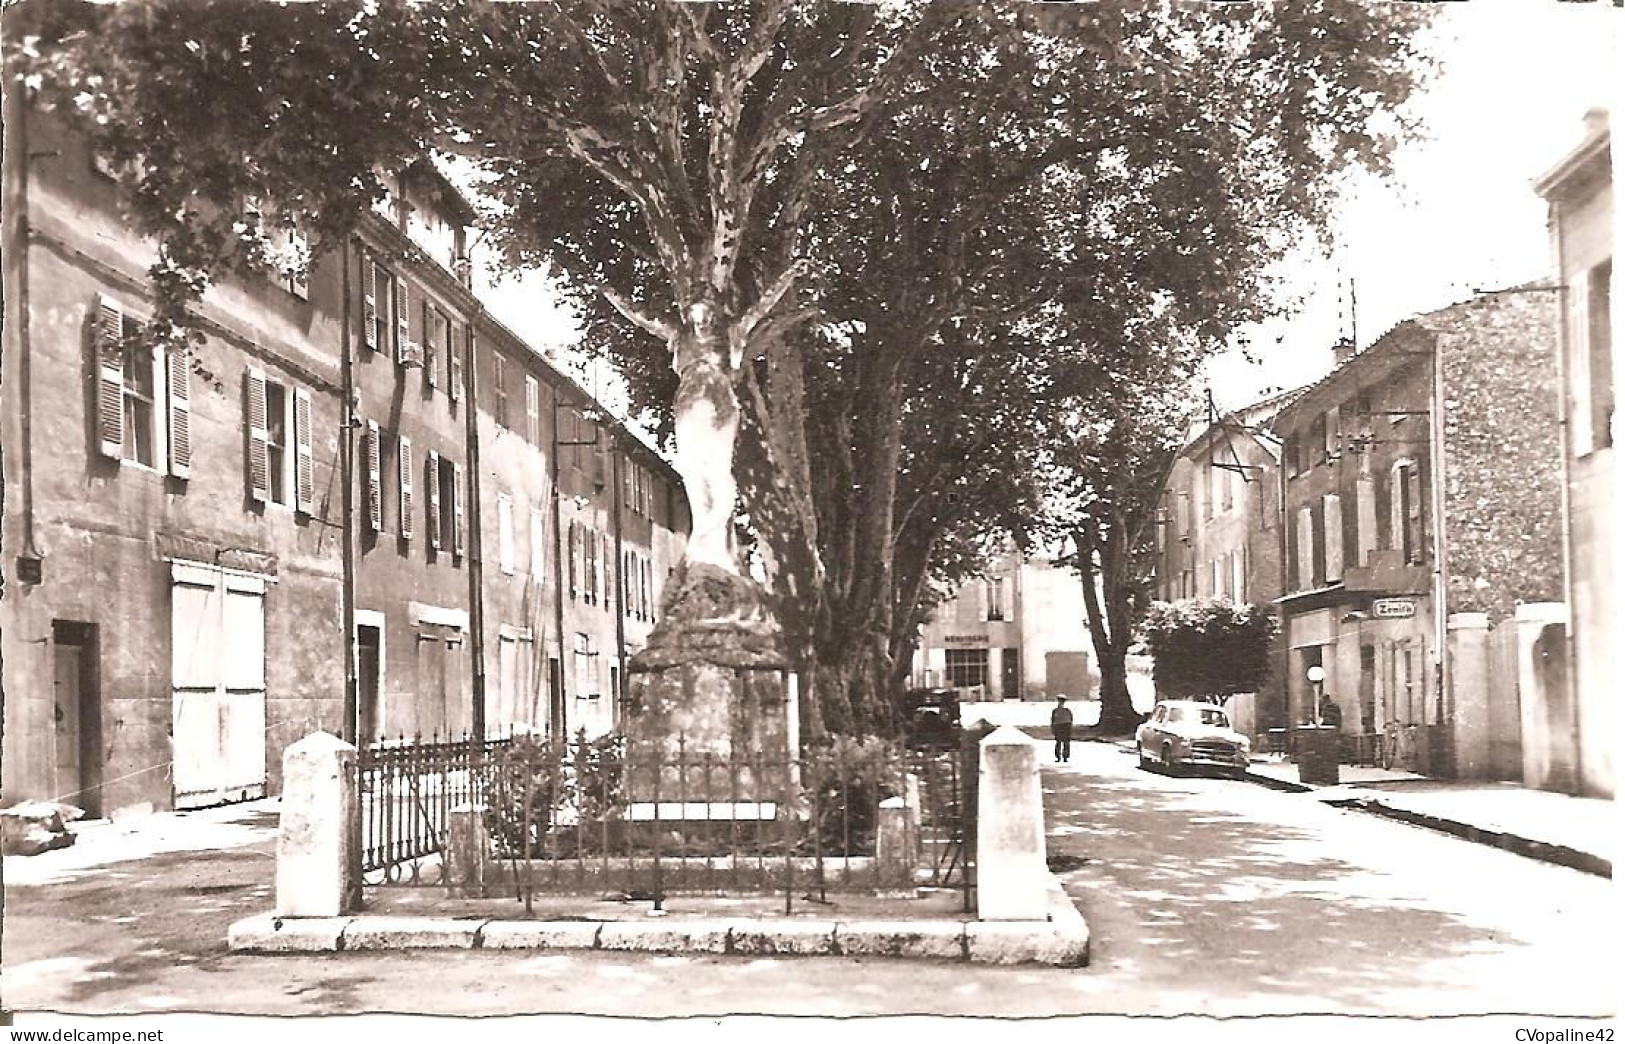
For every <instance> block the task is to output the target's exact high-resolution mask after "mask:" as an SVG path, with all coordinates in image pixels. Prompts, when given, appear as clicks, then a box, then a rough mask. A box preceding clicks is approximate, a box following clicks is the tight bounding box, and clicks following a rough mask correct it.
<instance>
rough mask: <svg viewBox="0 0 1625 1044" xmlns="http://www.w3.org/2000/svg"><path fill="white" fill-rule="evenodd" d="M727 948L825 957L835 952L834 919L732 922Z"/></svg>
mask: <svg viewBox="0 0 1625 1044" xmlns="http://www.w3.org/2000/svg"><path fill="white" fill-rule="evenodd" d="M728 939H729V943H728V945H729V948H730V949H731V951H732V952H734V953H737V954H752V955H770V954H794V955H797V956H804V957H811V956H826V955H829V954H833V953H834V952H835V922H834V921H797V920H792V919H789V918H786V919H783V920H751V921H735V922H734V923H733V924H732V925H731V926H730V927H729V929H728Z"/></svg>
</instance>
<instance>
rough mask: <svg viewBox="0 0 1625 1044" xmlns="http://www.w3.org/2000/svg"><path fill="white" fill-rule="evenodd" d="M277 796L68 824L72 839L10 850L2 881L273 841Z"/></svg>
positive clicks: (59, 876)
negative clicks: (23, 851) (24, 851)
mask: <svg viewBox="0 0 1625 1044" xmlns="http://www.w3.org/2000/svg"><path fill="white" fill-rule="evenodd" d="M278 805H279V799H278V798H274V797H272V798H260V799H259V800H257V801H246V802H243V803H241V804H236V805H222V806H219V807H218V808H200V809H196V810H194V811H190V812H149V813H147V814H145V815H138V816H131V817H128V818H119V819H114V820H106V819H86V820H79V821H78V822H75V823H69V824H68V832H69V833H70V834H73V835H74V843H73V844H72V845H70V846H68V847H67V848H58V849H56V850H54V851H51V852H41V853H39V854H38V855H31V856H6V857H5V859H4V863H3V865H0V882H3V883H4V884H5V885H7V886H8V887H9V886H20V885H47V884H56V883H59V882H62V881H71V880H74V879H76V878H81V877H85V876H87V875H89V874H91V873H92V872H94V871H95V870H97V869H98V868H101V867H105V866H108V865H110V864H114V863H123V862H128V861H130V860H134V859H150V858H152V857H153V856H156V855H162V854H163V853H166V852H212V851H222V850H225V849H235V848H246V847H249V846H252V845H257V844H261V843H263V842H266V841H274V840H275V839H276V831H277V808H278Z"/></svg>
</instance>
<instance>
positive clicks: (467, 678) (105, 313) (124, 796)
mask: <svg viewBox="0 0 1625 1044" xmlns="http://www.w3.org/2000/svg"><path fill="white" fill-rule="evenodd" d="M6 105H7V109H6V122H5V127H6V136H7V137H6V170H5V197H4V198H5V227H4V230H3V234H4V237H5V239H4V241H5V244H6V250H5V267H6V272H5V277H6V286H7V288H8V293H7V295H6V300H5V308H6V315H5V345H4V348H5V351H4V357H3V366H4V375H3V380H0V403H3V409H0V414H3V420H0V424H3V436H4V444H3V448H4V453H5V462H6V466H5V506H6V511H5V517H4V529H3V548H4V561H3V574H0V575H3V576H4V588H3V590H0V593H3V598H0V655H3V657H4V684H5V692H6V704H5V736H4V744H5V749H4V781H3V789H4V798H5V800H6V801H7V802H10V801H13V800H17V799H24V798H32V797H41V798H55V799H60V800H64V801H67V802H69V803H72V804H77V805H80V806H81V807H84V808H85V809H86V810H87V811H88V812H89V813H91V814H92V815H97V814H107V813H109V812H111V811H112V810H114V809H118V808H124V807H129V806H142V805H146V806H152V807H159V808H168V807H176V808H186V807H196V806H201V805H207V804H213V803H218V802H222V801H230V800H238V799H243V798H250V797H255V796H259V795H261V794H265V793H272V792H275V791H276V789H277V787H278V786H279V779H278V773H279V769H280V756H281V751H282V749H283V748H284V747H285V746H286V745H287V744H288V743H290V742H292V741H294V740H296V739H298V738H300V737H302V736H304V735H307V734H308V733H310V732H313V731H316V730H326V731H330V732H333V733H336V734H340V735H346V736H355V737H357V738H358V739H359V740H360V741H361V742H368V741H372V740H377V739H382V738H385V737H395V736H399V735H412V734H418V733H422V734H425V735H427V734H433V733H439V734H441V735H442V736H444V735H447V734H451V733H460V732H463V731H467V730H473V729H483V730H484V731H485V732H486V733H487V734H492V733H495V732H498V731H500V730H507V729H519V728H525V729H555V730H557V729H571V730H573V729H575V728H578V727H584V728H587V729H588V730H589V731H593V732H600V731H604V730H607V729H609V728H612V727H613V726H614V724H615V722H616V721H617V720H618V711H617V704H616V696H617V694H618V691H619V689H618V686H619V679H620V677H622V676H623V672H622V671H621V670H620V665H621V664H622V663H623V661H624V657H625V655H626V654H627V652H628V650H629V649H635V648H636V647H637V643H638V642H639V641H641V640H642V636H643V635H646V633H647V629H648V627H649V626H650V625H651V624H652V622H653V619H654V617H655V613H656V607H657V606H658V604H659V601H658V599H659V590H660V586H661V585H662V584H663V582H664V579H665V576H666V573H667V571H668V570H669V569H670V568H671V567H672V565H674V564H675V562H676V558H677V556H678V555H679V554H680V553H681V547H682V543H683V535H684V534H685V533H686V531H687V528H688V521H687V505H686V499H685V497H684V496H683V493H682V489H681V486H680V484H679V481H678V479H677V476H676V474H675V472H674V471H673V470H672V469H671V468H670V467H669V466H668V465H666V464H665V463H664V462H663V461H662V460H661V459H660V458H659V457H658V456H657V455H656V454H654V453H653V452H651V451H650V450H649V449H648V448H647V447H646V446H644V445H643V444H642V443H641V442H640V441H639V440H638V439H637V438H636V437H635V436H634V435H633V434H632V433H631V432H629V431H628V430H627V429H626V428H625V427H624V426H622V425H620V424H618V423H615V422H614V421H613V420H612V419H610V418H608V417H607V416H606V415H605V414H604V413H603V411H602V410H601V409H599V408H598V407H597V405H596V404H595V403H594V402H593V401H592V398H591V396H589V395H588V394H587V393H586V392H585V391H584V390H583V389H581V388H580V387H579V385H577V384H576V383H575V382H574V381H572V380H571V379H570V378H569V377H567V376H566V375H565V374H563V373H562V372H561V371H559V370H558V369H557V368H555V367H554V366H552V365H551V364H550V363H549V362H548V361H547V360H545V359H544V358H542V357H541V356H539V355H537V354H536V353H534V352H533V351H531V350H530V349H529V348H528V347H527V346H526V345H525V344H524V343H523V342H522V341H521V340H520V339H519V338H517V337H515V336H514V335H513V334H512V333H511V332H509V331H507V330H506V329H504V328H502V327H501V325H500V324H498V323H497V322H495V320H493V319H492V318H491V317H490V316H489V315H487V314H486V313H485V312H484V310H483V308H482V307H481V305H480V302H479V300H478V298H477V296H476V295H475V294H474V292H473V291H472V289H471V288H470V285H469V284H470V282H471V279H470V275H469V273H470V268H469V264H468V260H467V257H466V251H465V239H464V228H465V226H466V224H467V223H468V221H469V220H470V219H471V217H472V214H471V212H470V211H469V209H468V205H467V203H466V202H464V201H463V200H462V199H461V197H459V196H458V195H457V193H456V190H455V189H454V188H453V187H452V186H451V185H450V184H449V183H448V182H447V181H446V180H445V179H444V178H443V177H442V176H440V175H439V174H438V173H437V172H436V171H435V170H434V168H433V167H432V166H431V165H429V164H427V163H420V164H418V165H416V166H414V167H413V168H410V169H408V170H407V171H404V172H402V173H401V174H399V175H398V176H397V177H396V178H395V179H394V180H393V182H392V184H391V192H390V194H389V198H388V199H386V200H385V201H384V203H383V204H382V205H381V206H380V207H379V209H378V211H377V212H376V213H374V214H371V215H369V216H368V217H367V218H366V220H364V221H363V222H362V224H361V226H360V228H359V230H358V232H357V234H356V236H355V237H354V239H353V240H352V241H351V242H349V243H346V244H343V245H341V246H338V247H335V248H333V249H330V250H326V251H324V252H323V253H322V255H321V256H320V257H318V258H316V259H315V260H314V262H313V263H312V264H311V266H310V267H309V269H308V270H299V271H298V272H297V274H277V273H271V272H267V273H266V274H265V275H264V277H263V278H250V277H231V278H226V279H223V280H222V281H220V282H219V283H218V284H217V285H215V286H214V287H212V288H211V289H210V291H209V292H208V293H207V294H206V295H205V297H204V298H203V300H202V302H201V303H200V305H199V306H198V308H197V315H198V318H199V320H200V328H201V332H202V334H203V340H202V342H201V343H200V344H197V345H194V346H193V347H192V348H190V349H187V350H167V351H165V350H157V349H155V348H154V347H153V345H152V342H151V341H150V340H147V339H145V338H144V329H145V322H146V320H147V319H148V317H150V315H151V309H152V304H151V297H150V292H149V290H148V286H147V278H146V270H147V268H148V266H149V265H150V264H151V262H152V260H153V247H152V244H151V243H149V242H145V241H143V240H142V239H141V238H140V237H138V236H137V235H135V234H134V233H133V232H132V231H131V230H130V229H129V227H128V226H127V224H126V222H125V220H124V219H123V218H122V217H121V216H120V210H119V206H118V193H119V191H120V183H119V180H118V178H117V176H116V172H113V171H109V170H107V169H106V165H105V164H104V163H100V162H98V160H97V158H96V157H95V156H93V155H91V154H90V153H89V151H88V150H87V149H86V147H85V146H84V144H83V142H82V141H81V140H79V139H78V138H77V137H76V136H75V135H73V134H71V133H69V132H67V131H66V130H64V129H63V127H62V126H61V125H60V124H57V123H54V122H53V121H52V120H50V119H49V118H47V117H46V116H45V115H43V114H41V113H38V112H35V111H30V110H29V109H28V107H27V106H25V105H24V104H23V102H22V100H21V98H20V92H8V94H7V98H6ZM346 355H348V357H349V359H350V360H351V365H350V367H349V370H350V373H349V377H350V380H351V383H352V388H353V394H352V396H351V400H350V403H351V411H352V412H353V417H354V419H353V423H352V426H351V427H350V429H349V430H348V433H347V432H346V429H345V426H344V417H345V413H346V410H345V408H344V406H345V400H344V397H343V394H342V392H343V388H344V381H345V372H344V371H345V366H344V360H345V358H346ZM499 359H501V360H506V362H498V361H497V360H499ZM346 437H348V439H349V440H350V441H349V445H350V447H351V451H352V453H353V471H352V476H353V486H352V488H351V493H352V497H351V498H350V499H351V502H352V507H353V510H352V512H351V513H350V516H349V518H348V519H347V518H346V512H345V511H344V503H345V500H346V498H345V495H344V494H345V488H344V482H343V468H342V466H341V447H342V440H343V439H345V438H346ZM561 458H562V462H561ZM347 523H348V524H347ZM347 539H348V540H349V541H350V546H351V547H352V548H353V552H354V569H353V574H352V575H353V588H352V590H353V597H354V602H353V605H354V620H355V633H354V641H353V645H352V641H351V640H350V637H349V636H347V635H346V634H345V628H344V625H343V619H344V608H343V607H344V597H345V577H346V571H345V566H344V563H345V554H344V549H345V542H346V540H347ZM623 562H624V563H625V565H624V566H622V565H621V563H623ZM352 653H353V656H354V665H355V670H354V675H355V680H356V693H355V697H354V702H353V704H352V703H351V702H350V701H349V700H347V694H346V670H345V657H346V656H350V655H352Z"/></svg>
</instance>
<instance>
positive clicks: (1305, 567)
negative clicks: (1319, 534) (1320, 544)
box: [1294, 507, 1315, 591]
mask: <svg viewBox="0 0 1625 1044" xmlns="http://www.w3.org/2000/svg"><path fill="white" fill-rule="evenodd" d="M1294 546H1295V552H1296V553H1295V556H1294V557H1295V562H1296V565H1297V581H1298V590H1300V591H1307V590H1309V589H1310V588H1311V587H1314V586H1315V513H1314V510H1313V509H1312V508H1308V507H1301V508H1299V509H1298V531H1297V540H1296V541H1295V542H1294Z"/></svg>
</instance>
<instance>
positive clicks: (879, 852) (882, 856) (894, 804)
mask: <svg viewBox="0 0 1625 1044" xmlns="http://www.w3.org/2000/svg"><path fill="white" fill-rule="evenodd" d="M878 821H879V822H878V830H877V833H876V837H875V865H876V868H877V870H878V871H879V876H880V887H881V888H908V887H911V886H912V885H913V884H914V853H913V851H912V848H911V846H910V844H909V836H908V835H909V830H908V802H906V801H905V800H904V799H902V798H900V797H893V798H887V799H886V800H884V801H882V802H881V803H880V810H879V812H878Z"/></svg>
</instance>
